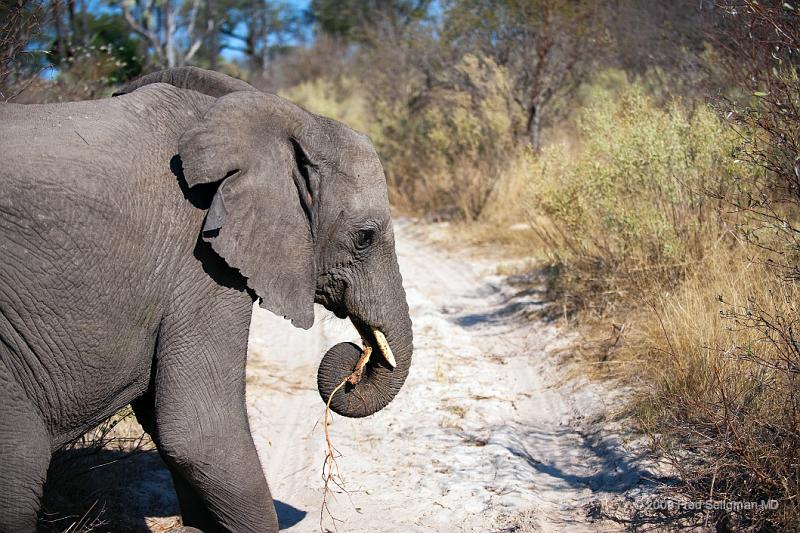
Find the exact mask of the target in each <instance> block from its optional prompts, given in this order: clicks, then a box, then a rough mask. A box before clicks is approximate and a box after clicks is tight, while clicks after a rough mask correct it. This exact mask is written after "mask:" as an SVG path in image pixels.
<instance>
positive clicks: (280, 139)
mask: <svg viewBox="0 0 800 533" xmlns="http://www.w3.org/2000/svg"><path fill="white" fill-rule="evenodd" d="M304 114H305V115H304ZM306 115H308V114H307V113H306V112H305V111H302V110H301V109H300V108H298V107H296V106H293V105H292V104H289V103H288V102H286V101H284V100H282V99H280V98H278V97H277V96H273V95H267V94H263V93H259V92H236V93H231V94H229V95H226V96H223V97H222V98H219V99H218V100H217V101H216V103H215V104H214V105H213V106H212V107H211V108H210V110H209V111H208V112H207V113H206V115H205V117H204V118H203V119H202V120H201V121H200V122H199V124H197V125H196V126H195V127H193V128H192V129H190V130H188V131H186V132H185V133H184V134H183V136H182V137H181V139H180V143H179V147H178V149H179V155H180V158H181V161H182V165H183V174H184V177H185V179H186V182H187V184H188V185H189V186H190V187H193V186H195V185H199V184H203V183H214V182H220V185H219V187H218V188H217V191H216V193H215V194H214V197H213V199H212V202H211V207H210V208H209V209H208V212H207V214H206V220H205V224H204V226H203V235H202V238H203V240H205V241H206V242H208V243H209V244H210V245H211V247H212V248H213V250H214V251H215V252H216V253H217V254H219V255H220V256H221V257H222V258H223V259H224V260H225V262H226V263H227V264H228V265H229V266H230V267H233V268H235V269H238V270H239V271H240V272H241V273H242V275H243V276H245V277H246V278H247V285H248V286H249V287H250V289H252V290H253V291H255V293H256V295H257V296H258V297H259V300H260V302H259V303H260V305H261V306H262V307H264V308H266V309H269V310H270V311H272V312H273V313H275V314H277V315H281V316H284V317H285V318H288V319H290V320H291V321H292V323H293V324H294V325H295V326H297V327H301V328H304V329H308V328H310V327H311V326H312V325H313V323H314V307H313V304H314V291H315V287H316V283H315V282H316V269H315V265H314V252H313V236H312V220H311V213H312V211H313V205H312V204H313V202H314V201H316V198H313V196H316V191H317V190H318V188H317V187H316V186H313V185H312V184H311V183H310V182H308V181H307V179H306V178H307V176H308V175H307V170H301V168H302V166H303V163H302V162H298V161H297V158H298V157H300V158H302V157H303V152H302V148H301V147H300V146H299V143H298V142H297V141H296V140H294V136H293V135H292V133H291V132H292V131H293V129H296V128H298V127H301V126H302V123H303V121H304V120H309V118H308V117H310V115H308V116H306ZM301 129H302V128H301Z"/></svg>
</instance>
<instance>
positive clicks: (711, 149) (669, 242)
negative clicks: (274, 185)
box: [526, 83, 740, 312]
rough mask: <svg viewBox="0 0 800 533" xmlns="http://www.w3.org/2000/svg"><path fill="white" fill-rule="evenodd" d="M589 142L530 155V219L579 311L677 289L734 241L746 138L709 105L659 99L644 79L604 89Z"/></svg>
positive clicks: (591, 113) (563, 293) (586, 126)
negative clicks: (712, 253) (738, 154)
mask: <svg viewBox="0 0 800 533" xmlns="http://www.w3.org/2000/svg"><path fill="white" fill-rule="evenodd" d="M579 124H580V128H579V129H580V133H581V146H580V147H579V148H578V149H577V152H576V153H575V154H573V156H572V157H571V158H570V157H568V156H567V154H566V152H565V148H564V147H562V146H554V147H551V148H549V149H547V150H545V152H544V153H543V154H542V155H541V156H539V157H530V158H529V164H530V171H529V175H530V178H529V181H528V186H529V191H528V195H527V197H526V202H527V209H528V211H529V217H530V218H531V219H532V220H533V221H534V224H533V226H534V230H535V231H536V233H537V234H538V236H539V238H540V240H541V243H542V245H543V246H544V249H545V251H546V253H547V255H548V257H549V258H550V260H551V261H552V263H553V264H554V266H555V267H556V268H557V269H558V271H559V272H560V275H559V276H558V277H557V278H555V279H554V284H553V286H552V287H551V288H552V289H553V291H554V293H555V295H556V296H557V297H558V299H559V300H560V301H563V302H564V303H565V305H566V306H567V307H568V309H569V310H578V309H584V310H585V309H595V310H597V311H601V312H602V311H606V310H608V308H609V306H614V305H615V304H616V303H618V302H619V301H621V300H628V298H620V296H621V295H623V294H628V295H629V296H634V297H636V296H639V295H641V294H643V293H644V291H647V290H650V289H652V288H656V287H658V288H669V287H672V286H674V285H675V284H676V283H678V282H679V281H680V280H681V279H683V277H684V276H685V274H686V272H687V269H689V268H690V267H691V266H692V265H693V264H695V263H696V262H697V261H699V260H700V259H702V257H703V256H704V254H705V252H706V250H707V249H708V247H709V246H711V245H713V244H714V243H715V242H716V241H717V240H719V239H721V238H724V237H725V235H726V232H727V231H728V228H729V221H728V220H727V218H726V217H725V216H724V215H723V212H722V210H721V209H720V206H721V200H719V199H712V198H710V197H709V196H708V195H707V194H706V193H707V192H708V191H714V192H716V193H720V194H725V192H726V191H728V190H729V189H731V188H732V187H734V185H735V184H736V183H737V182H736V178H737V176H738V174H737V172H738V171H739V170H740V168H739V166H740V165H738V164H737V163H736V162H735V161H733V159H732V158H731V153H732V151H733V150H734V147H735V146H736V140H737V137H736V135H735V134H734V133H733V132H731V131H730V130H729V129H728V128H727V127H726V125H725V124H724V123H723V122H721V121H720V120H719V119H718V118H717V117H716V115H715V114H714V113H713V111H712V110H711V109H709V108H708V107H706V106H704V105H700V106H697V107H696V108H695V109H694V110H691V111H690V110H686V109H684V108H683V107H682V106H681V103H680V102H679V101H673V102H672V103H671V104H669V105H668V106H667V107H666V108H662V107H659V106H657V105H655V103H654V102H653V99H652V98H651V97H649V96H648V95H647V94H646V93H645V92H644V91H643V89H642V88H641V86H640V85H638V84H636V83H633V84H626V85H625V86H624V87H623V88H622V89H621V91H620V92H619V93H617V94H615V93H613V92H608V91H604V90H597V91H595V93H594V95H593V97H592V101H591V104H590V105H589V107H588V108H587V110H586V112H585V113H583V115H582V116H581V117H580V122H579Z"/></svg>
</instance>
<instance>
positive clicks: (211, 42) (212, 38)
mask: <svg viewBox="0 0 800 533" xmlns="http://www.w3.org/2000/svg"><path fill="white" fill-rule="evenodd" d="M211 21H214V0H207V1H206V28H209V27H211V24H209V22H211ZM217 56H219V33H218V30H217V24H216V23H215V24H214V27H213V28H212V29H211V33H210V34H209V35H208V59H209V66H210V67H211V70H217Z"/></svg>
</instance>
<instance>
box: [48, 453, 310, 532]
mask: <svg viewBox="0 0 800 533" xmlns="http://www.w3.org/2000/svg"><path fill="white" fill-rule="evenodd" d="M275 510H276V511H277V513H278V521H279V523H280V527H281V529H286V528H289V527H291V526H293V525H295V524H297V523H298V522H300V521H301V520H302V519H303V518H304V517H305V516H306V514H307V513H306V511H303V510H300V509H297V508H296V507H293V506H291V505H289V504H287V503H284V502H281V501H278V500H275ZM178 514H179V508H178V500H177V497H176V495H175V489H174V488H173V485H172V477H171V475H170V472H169V470H168V469H167V467H166V465H165V464H164V463H163V461H162V460H161V457H160V456H159V455H158V453H157V452H156V451H155V450H144V451H135V452H128V451H114V450H106V449H100V450H98V449H95V448H83V449H72V450H62V451H59V452H56V454H55V455H54V457H53V461H52V463H51V466H50V470H49V472H48V477H47V483H46V484H45V491H44V496H43V499H42V511H41V513H40V515H39V525H38V528H37V531H38V532H39V533H45V532H46V533H56V532H58V533H61V532H63V531H66V530H67V529H68V528H72V529H70V531H71V532H83V531H91V532H93V533H95V532H97V533H101V532H109V533H110V532H114V533H134V532H136V533H139V532H149V531H158V532H162V531H169V530H171V529H173V528H176V527H178V526H179V525H180V520H179V519H178Z"/></svg>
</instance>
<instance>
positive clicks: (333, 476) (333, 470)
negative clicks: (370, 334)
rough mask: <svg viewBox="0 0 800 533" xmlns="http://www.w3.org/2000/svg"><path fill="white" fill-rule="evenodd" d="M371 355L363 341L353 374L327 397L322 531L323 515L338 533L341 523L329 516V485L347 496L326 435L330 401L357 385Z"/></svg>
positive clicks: (321, 515) (335, 451)
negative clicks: (340, 391)
mask: <svg viewBox="0 0 800 533" xmlns="http://www.w3.org/2000/svg"><path fill="white" fill-rule="evenodd" d="M371 355H372V347H371V346H370V345H369V344H367V342H366V341H364V349H363V350H362V351H361V357H359V359H358V362H357V363H356V368H355V370H353V372H352V373H351V374H350V375H349V376H347V377H346V378H344V379H343V380H342V382H341V383H339V384H338V385H337V386H336V388H335V389H333V392H331V395H330V396H329V397H328V401H327V403H326V404H325V417H324V419H323V423H322V426H323V427H324V428H325V444H326V445H327V451H326V452H325V462H324V463H323V464H322V479H323V481H324V482H325V486H324V487H323V490H322V508H321V509H320V513H319V527H320V529H322V530H324V528H323V526H322V519H323V518H324V513H326V512H327V513H328V516H329V517H330V518H331V520H332V521H333V528H334V529H335V530H337V531H338V529H337V527H336V522H341V520H339V519H337V518H336V517H335V516H333V514H331V511H330V508H329V507H328V493H329V492H330V487H329V485H330V483H333V484H334V485H336V486H337V487H338V488H339V489H340V490H341V491H342V492H344V493H345V494H349V493H348V492H347V489H345V488H344V481H343V480H342V476H341V473H340V472H339V465H338V464H337V463H336V457H341V454H339V452H338V451H337V450H336V448H334V447H333V445H332V444H331V437H330V434H329V433H328V414H329V413H330V410H331V400H332V399H333V395H334V394H336V393H337V392H339V389H341V388H342V387H344V386H345V384H347V383H349V384H350V385H357V384H358V383H359V382H360V381H361V378H362V377H363V375H364V368H365V367H366V366H367V363H368V362H369V358H370V356H371Z"/></svg>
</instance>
